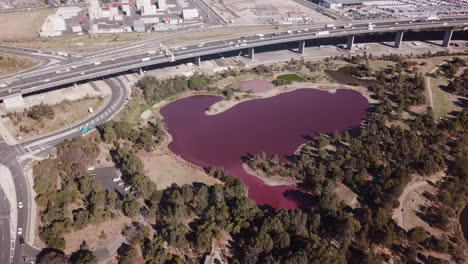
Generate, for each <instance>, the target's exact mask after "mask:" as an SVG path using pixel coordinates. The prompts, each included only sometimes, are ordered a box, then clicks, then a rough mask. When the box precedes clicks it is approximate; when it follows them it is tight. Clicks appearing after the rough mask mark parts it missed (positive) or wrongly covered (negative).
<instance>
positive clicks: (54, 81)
mask: <svg viewBox="0 0 468 264" xmlns="http://www.w3.org/2000/svg"><path fill="white" fill-rule="evenodd" d="M455 24H456V25H463V24H468V18H467V17H458V18H447V19H441V20H438V21H427V22H422V21H421V22H417V21H411V20H407V21H398V22H394V21H391V22H390V21H387V22H375V23H374V26H373V29H371V30H369V29H368V27H369V23H354V24H353V25H351V26H345V25H346V24H344V25H340V26H338V25H336V26H335V27H329V28H323V27H321V28H311V29H308V30H307V29H300V30H294V31H292V30H289V31H283V32H276V33H271V34H257V35H254V36H246V37H244V38H232V37H231V38H227V39H225V40H216V41H212V42H207V43H203V44H202V43H199V44H190V45H186V46H181V45H177V46H173V47H171V50H169V51H166V50H162V51H160V50H159V49H155V50H154V51H155V53H151V54H149V53H147V51H148V50H146V51H141V53H139V54H131V55H128V56H126V55H125V54H123V55H120V56H116V57H109V58H107V59H106V60H99V61H98V60H94V61H86V60H84V61H83V62H79V63H73V64H63V65H60V66H58V67H55V68H53V69H50V70H48V71H45V72H42V73H40V74H32V75H27V76H24V77H22V78H21V77H20V78H18V79H16V80H15V81H12V82H11V83H9V84H7V85H6V86H5V85H4V86H5V87H3V88H0V98H5V97H8V96H10V95H14V94H18V93H22V94H28V93H31V92H35V91H39V90H41V89H48V88H51V87H57V86H60V85H67V84H68V85H70V84H72V83H74V82H77V81H81V80H89V79H93V78H97V77H102V76H106V75H110V74H115V73H120V72H125V71H129V70H132V69H136V68H139V67H145V66H150V65H155V64H160V63H166V62H170V61H174V60H180V59H188V58H194V57H197V56H204V55H212V54H217V53H221V52H228V51H233V50H240V49H246V48H253V47H259V46H265V45H273V44H281V43H287V42H292V41H299V40H306V39H312V38H325V37H326V38H329V37H343V36H349V35H359V34H369V33H374V32H389V31H395V32H396V31H405V30H409V29H423V28H434V27H449V26H450V25H455ZM319 32H321V33H319ZM324 32H328V33H324Z"/></svg>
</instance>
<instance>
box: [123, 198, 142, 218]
mask: <svg viewBox="0 0 468 264" xmlns="http://www.w3.org/2000/svg"><path fill="white" fill-rule="evenodd" d="M123 212H124V214H125V215H126V216H128V217H132V218H133V217H135V216H137V215H138V213H139V212H140V203H138V202H137V201H134V200H130V201H127V202H124V204H123Z"/></svg>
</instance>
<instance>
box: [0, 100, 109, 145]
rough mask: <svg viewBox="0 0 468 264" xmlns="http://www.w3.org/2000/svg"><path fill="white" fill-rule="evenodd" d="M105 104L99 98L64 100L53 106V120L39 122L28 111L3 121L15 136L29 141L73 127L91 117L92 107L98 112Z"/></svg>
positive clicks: (9, 116) (15, 114) (10, 115)
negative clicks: (90, 109) (90, 110)
mask: <svg viewBox="0 0 468 264" xmlns="http://www.w3.org/2000/svg"><path fill="white" fill-rule="evenodd" d="M103 103H104V99H102V98H98V97H93V98H84V99H80V100H76V101H68V100H64V101H62V102H61V103H59V104H56V105H52V108H53V110H54V113H55V117H54V118H53V119H45V118H44V120H43V121H37V120H34V119H32V118H30V117H28V116H27V111H24V112H22V113H10V114H8V115H7V117H5V118H3V121H4V123H5V124H6V126H7V127H8V129H9V130H10V131H11V132H12V134H13V135H14V136H16V137H17V138H22V139H27V138H31V137H35V136H38V135H42V134H45V133H50V132H53V131H56V130H59V129H61V128H65V127H68V126H71V125H72V124H73V123H75V122H77V121H79V120H82V119H84V118H86V117H87V116H89V115H90V113H89V112H88V109H89V108H90V107H93V109H94V110H97V109H99V108H100V106H101V105H103Z"/></svg>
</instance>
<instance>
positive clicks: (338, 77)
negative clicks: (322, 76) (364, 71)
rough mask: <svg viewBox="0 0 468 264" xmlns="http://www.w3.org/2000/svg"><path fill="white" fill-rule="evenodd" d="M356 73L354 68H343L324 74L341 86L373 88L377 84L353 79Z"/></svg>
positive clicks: (326, 71) (371, 81)
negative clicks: (355, 85) (350, 85)
mask: <svg viewBox="0 0 468 264" xmlns="http://www.w3.org/2000/svg"><path fill="white" fill-rule="evenodd" d="M356 72H357V69H356V67H354V66H343V67H340V68H338V69H337V70H325V73H326V74H328V75H329V76H330V77H331V78H332V79H333V80H335V81H336V82H339V83H342V84H348V85H349V84H357V85H359V86H364V87H373V86H375V85H376V84H377V82H376V81H373V80H367V79H360V78H356V77H354V74H355V73H356Z"/></svg>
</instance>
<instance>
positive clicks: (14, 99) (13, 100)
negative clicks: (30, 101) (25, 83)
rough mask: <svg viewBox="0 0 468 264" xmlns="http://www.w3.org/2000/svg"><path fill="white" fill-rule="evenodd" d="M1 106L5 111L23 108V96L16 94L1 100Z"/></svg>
mask: <svg viewBox="0 0 468 264" xmlns="http://www.w3.org/2000/svg"><path fill="white" fill-rule="evenodd" d="M3 105H4V106H5V109H6V110H11V109H18V108H22V107H23V106H24V100H23V95H22V94H20V93H18V94H14V95H10V96H8V97H6V98H3Z"/></svg>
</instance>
